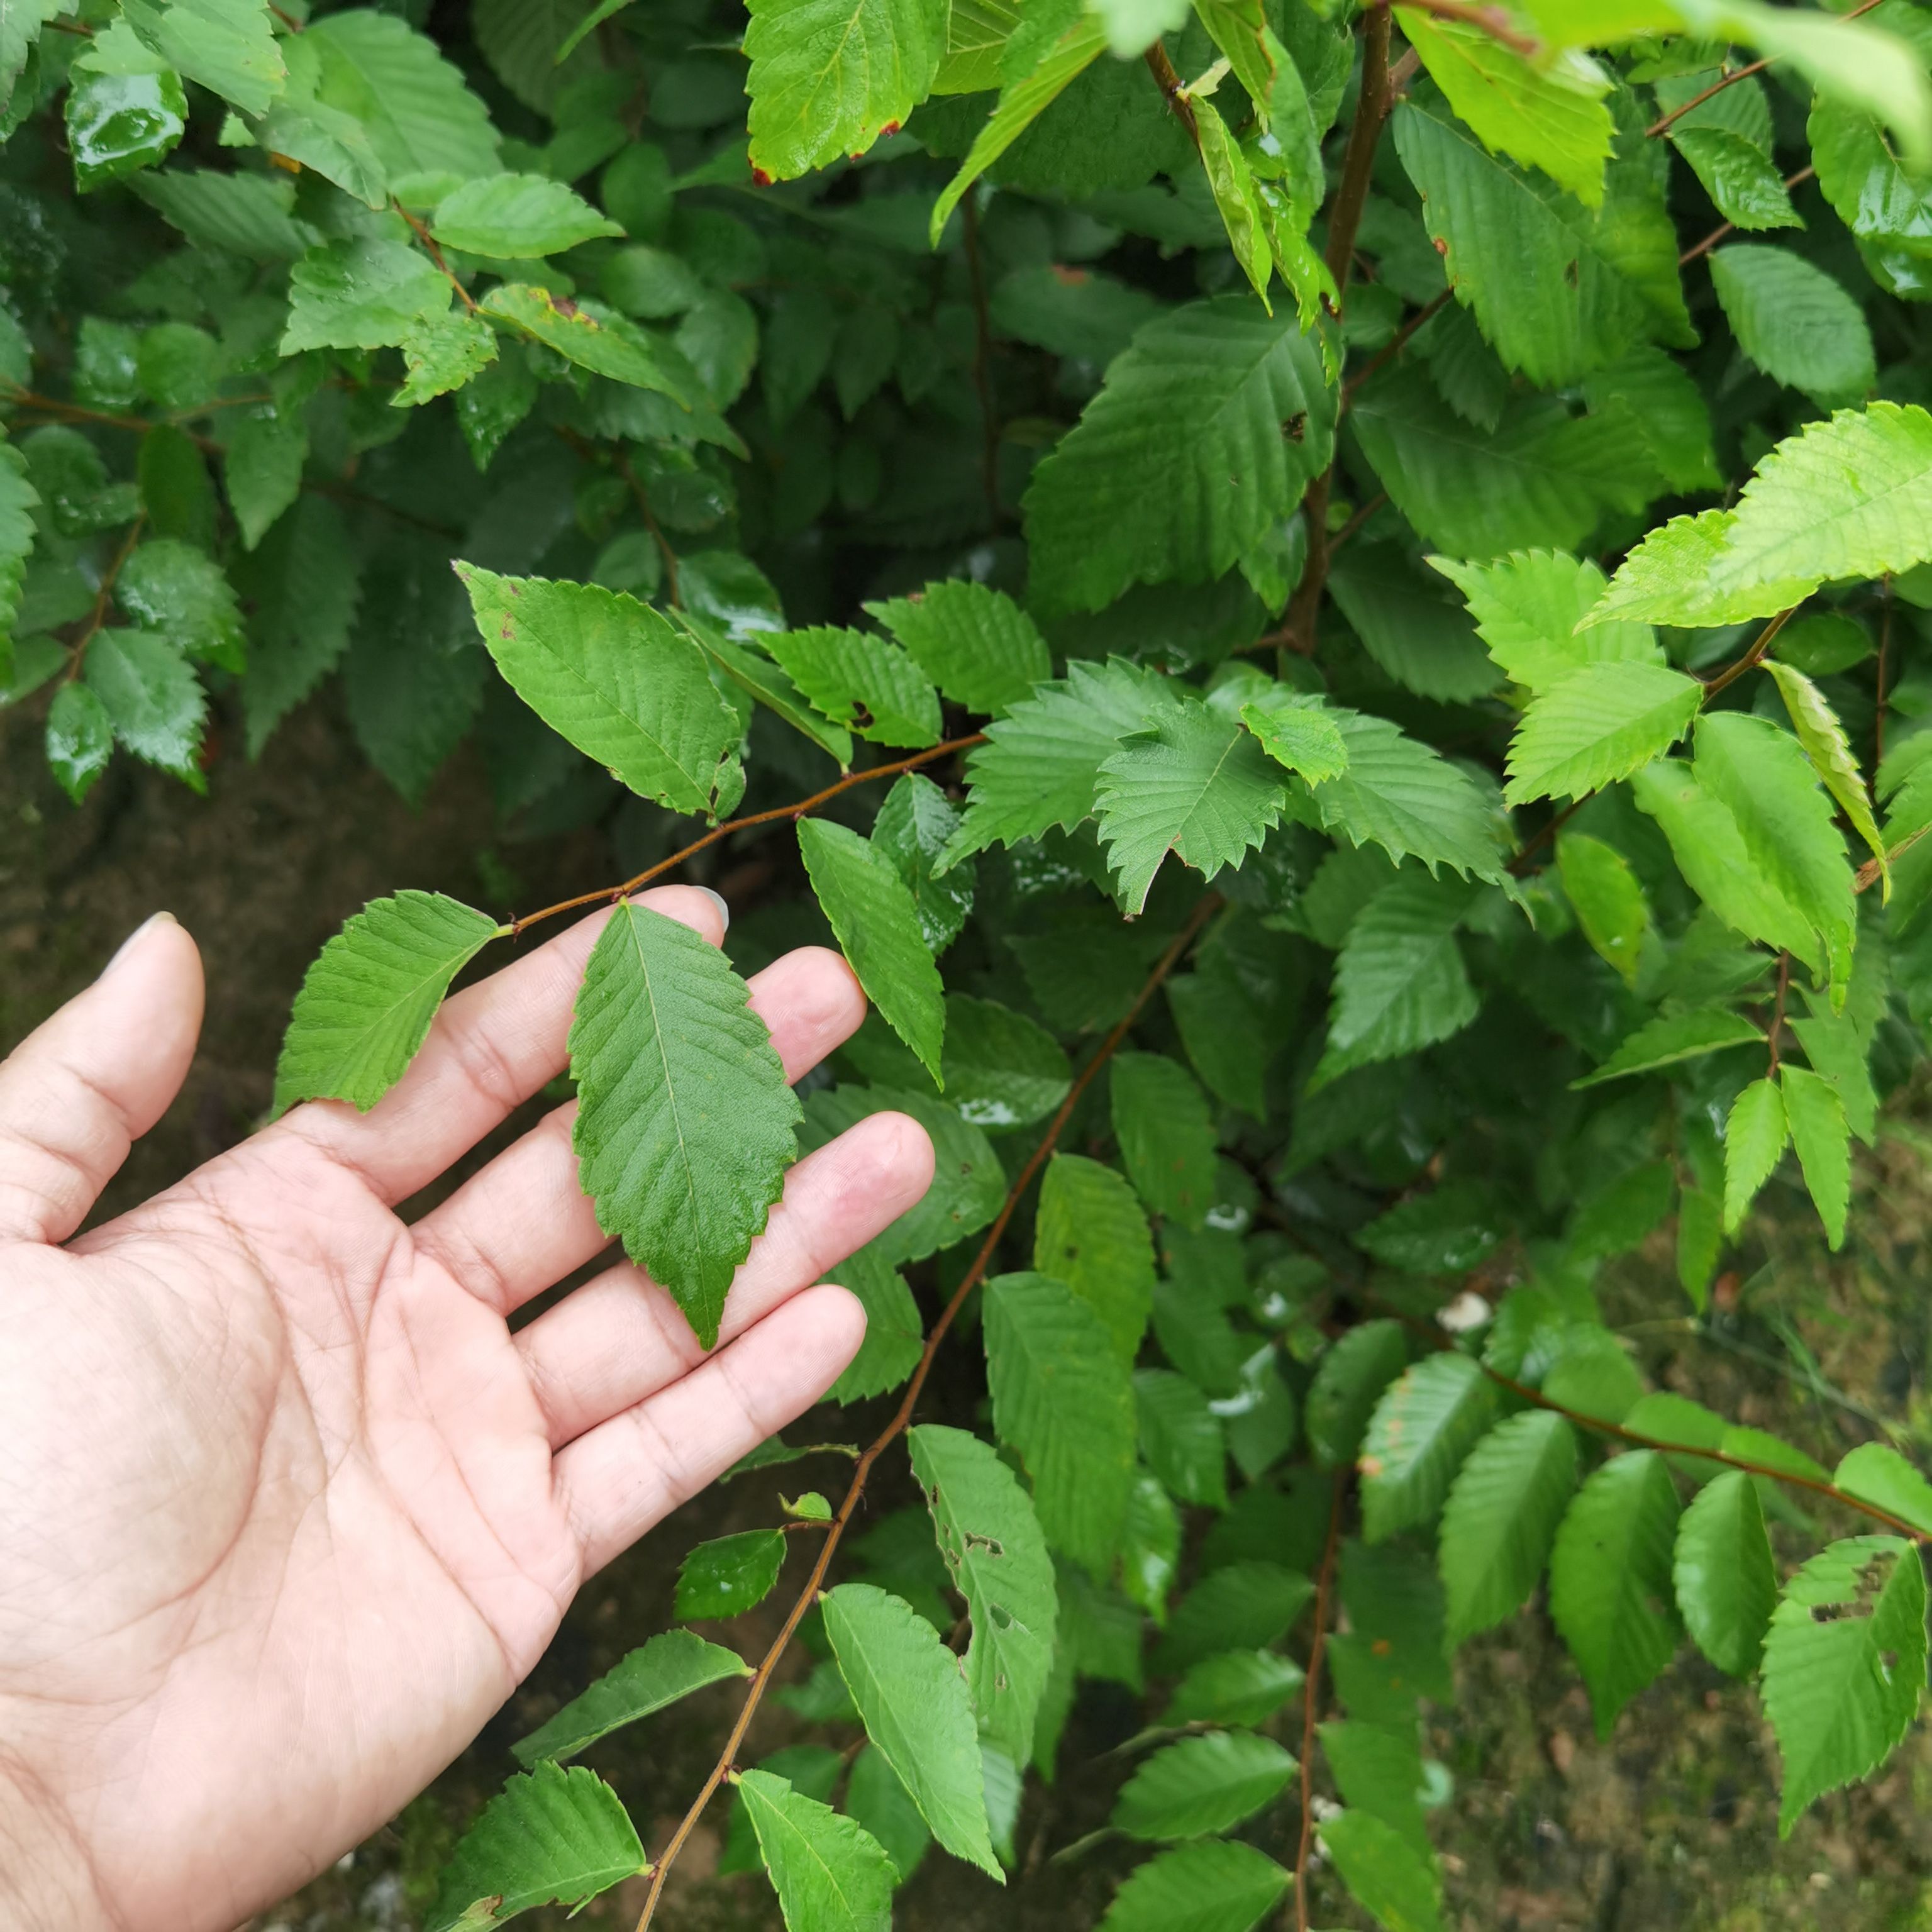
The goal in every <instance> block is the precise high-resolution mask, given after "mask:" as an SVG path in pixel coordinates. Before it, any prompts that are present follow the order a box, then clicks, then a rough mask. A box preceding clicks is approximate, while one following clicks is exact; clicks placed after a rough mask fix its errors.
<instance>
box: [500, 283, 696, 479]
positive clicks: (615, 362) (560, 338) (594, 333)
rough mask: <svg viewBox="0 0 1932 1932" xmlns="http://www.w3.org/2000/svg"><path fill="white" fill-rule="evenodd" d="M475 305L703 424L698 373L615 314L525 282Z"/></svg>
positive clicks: (504, 288)
mask: <svg viewBox="0 0 1932 1932" xmlns="http://www.w3.org/2000/svg"><path fill="white" fill-rule="evenodd" d="M478 307H479V308H481V311H482V313H483V314H484V315H485V316H486V317H490V318H492V319H493V320H498V321H501V322H504V323H508V325H509V326H511V328H512V329H517V330H518V331H520V332H521V333H522V334H523V335H527V336H529V337H531V338H532V339H533V340H534V341H538V342H540V343H541V344H543V345H544V347H545V348H547V349H553V350H556V353H557V354H558V355H559V356H562V357H563V358H564V359H565V361H566V362H574V363H575V364H576V365H577V367H578V368H580V369H588V370H589V371H590V373H591V374H592V375H593V376H602V377H607V379H608V380H610V381H611V382H613V383H628V385H629V386H631V388H633V389H649V390H652V391H653V392H655V393H656V394H658V395H663V396H667V397H669V398H670V401H672V402H673V404H675V405H676V407H678V409H679V410H682V412H683V413H684V416H685V417H686V418H688V419H690V420H691V423H692V425H693V426H694V427H695V426H696V425H697V423H698V422H700V420H701V418H702V415H703V413H702V412H700V411H699V410H698V407H697V405H698V404H699V403H700V401H702V400H703V398H702V397H701V395H700V394H698V393H697V383H696V374H697V372H696V371H694V370H693V369H692V368H691V365H690V364H689V363H688V362H685V360H684V359H683V357H682V356H681V355H679V353H678V352H677V351H676V350H675V349H673V348H672V347H670V345H669V344H667V343H666V342H665V341H664V339H663V338H661V337H658V336H652V335H647V334H646V332H645V331H644V330H643V329H640V328H639V327H638V326H637V324H636V323H634V322H632V321H631V320H629V318H628V317H625V316H621V315H619V314H617V312H616V311H615V310H614V309H609V308H605V307H604V305H602V304H601V302H591V301H589V300H588V299H586V300H585V301H583V302H575V301H571V300H569V299H565V298H563V297H560V296H553V295H552V294H550V292H549V291H548V290H545V289H540V288H535V287H532V286H530V285H529V284H526V283H523V282H499V283H498V284H497V285H496V287H494V288H493V289H492V290H490V293H488V294H487V295H486V296H484V298H483V299H482V301H481V303H480V304H478ZM730 434H731V433H730V431H728V430H726V431H723V432H722V433H721V434H718V435H715V436H712V437H711V439H710V440H714V441H727V442H728V441H729V440H730Z"/></svg>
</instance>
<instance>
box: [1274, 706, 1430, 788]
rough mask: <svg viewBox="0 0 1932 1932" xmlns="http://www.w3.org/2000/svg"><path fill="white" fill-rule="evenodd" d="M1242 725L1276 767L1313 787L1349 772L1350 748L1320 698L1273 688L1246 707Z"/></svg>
mask: <svg viewBox="0 0 1932 1932" xmlns="http://www.w3.org/2000/svg"><path fill="white" fill-rule="evenodd" d="M1241 722H1242V723H1243V724H1245V725H1246V726H1247V727H1248V729H1249V730H1250V731H1252V732H1253V733H1254V734H1255V736H1256V737H1257V738H1258V739H1260V741H1261V746H1262V750H1263V751H1265V752H1267V754H1268V756H1269V757H1271V758H1272V759H1274V761H1275V763H1277V764H1278V765H1285V766H1286V767H1287V768H1288V769H1289V770H1290V771H1292V772H1294V773H1295V775H1297V776H1298V777H1300V778H1306V779H1307V781H1308V782H1309V783H1310V784H1311V785H1317V784H1321V783H1322V781H1324V780H1325V779H1328V778H1340V776H1341V775H1342V774H1343V772H1346V770H1347V769H1349V748H1348V746H1347V745H1346V743H1344V742H1343V738H1342V733H1341V731H1340V728H1339V727H1338V725H1337V721H1336V720H1335V718H1334V716H1333V715H1331V713H1330V712H1328V710H1327V709H1325V707H1324V706H1323V705H1322V702H1321V700H1319V699H1318V698H1314V697H1310V696H1308V695H1307V694H1306V693H1304V692H1302V691H1291V690H1290V689H1289V688H1288V686H1287V685H1281V684H1271V685H1268V686H1267V687H1266V688H1265V691H1263V693H1262V695H1261V696H1260V697H1257V698H1255V699H1253V700H1250V701H1249V702H1247V703H1244V704H1243V705H1242V706H1241ZM1393 728H1394V727H1391V729H1393Z"/></svg>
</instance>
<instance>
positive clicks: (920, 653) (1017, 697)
mask: <svg viewBox="0 0 1932 1932" xmlns="http://www.w3.org/2000/svg"><path fill="white" fill-rule="evenodd" d="M865 610H866V612H867V613H868V615H869V616H873V617H875V618H877V619H878V621H879V622H880V623H881V624H883V625H885V627H886V629H887V630H889V631H891V632H892V635H893V636H894V637H896V638H897V639H898V640H899V642H900V643H901V644H903V645H904V646H905V648H906V650H907V652H908V653H909V654H910V656H911V658H912V660H913V662H914V663H915V664H917V665H918V666H919V669H920V670H922V671H924V672H925V673H926V676H928V677H929V678H931V679H932V681H933V682H934V683H935V684H936V685H938V687H939V688H940V689H941V691H944V693H945V694H946V695H947V697H950V698H951V699H953V701H954V702H955V703H959V704H963V705H965V707H966V708H967V709H968V710H969V711H977V712H985V713H986V715H988V716H989V717H993V718H1001V717H1004V715H1006V714H1007V712H1009V711H1010V710H1011V709H1013V706H1015V705H1016V704H1017V703H1019V702H1020V701H1021V700H1022V699H1023V698H1026V697H1031V696H1032V695H1033V691H1034V685H1037V684H1040V683H1042V682H1044V681H1045V680H1046V679H1048V678H1049V677H1051V676H1052V675H1053V661H1052V658H1051V657H1050V656H1049V655H1048V653H1047V648H1046V640H1045V639H1044V638H1043V637H1041V635H1040V632H1039V631H1038V629H1037V628H1036V627H1035V625H1034V621H1033V619H1031V617H1029V616H1028V615H1027V613H1025V611H1024V610H1022V609H1021V608H1020V607H1019V605H1018V604H1016V603H1015V602H1014V601H1013V599H1012V598H1010V597H1009V596H1008V595H1007V594H1006V592H1004V591H1003V590H989V589H987V588H986V586H985V585H984V584H981V583H973V582H972V581H971V580H969V579H968V578H965V577H948V578H947V579H945V580H944V581H943V582H941V583H929V584H928V585H927V586H926V588H925V589H923V590H921V591H917V592H914V593H913V595H911V596H910V597H894V598H890V599H889V600H888V601H886V602H883V603H880V604H867V605H866V606H865Z"/></svg>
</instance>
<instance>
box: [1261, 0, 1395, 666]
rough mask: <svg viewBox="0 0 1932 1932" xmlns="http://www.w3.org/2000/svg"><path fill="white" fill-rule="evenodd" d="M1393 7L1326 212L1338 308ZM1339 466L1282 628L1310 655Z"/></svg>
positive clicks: (1385, 82)
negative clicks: (1331, 205) (1330, 506)
mask: <svg viewBox="0 0 1932 1932" xmlns="http://www.w3.org/2000/svg"><path fill="white" fill-rule="evenodd" d="M1388 50H1389V10H1388V0H1377V4H1376V5H1373V6H1372V7H1370V9H1369V11H1368V20H1367V26H1366V27H1365V28H1364V32H1363V39H1362V91H1361V98H1359V99H1358V101H1357V102H1356V104H1355V120H1354V121H1353V122H1352V124H1351V125H1350V127H1349V146H1348V150H1347V152H1346V154H1344V155H1343V160H1342V180H1341V184H1340V186H1339V187H1337V189H1336V190H1335V200H1334V206H1333V208H1332V209H1331V211H1330V213H1329V216H1328V251H1327V255H1326V260H1327V262H1328V272H1329V274H1330V275H1331V276H1332V277H1333V278H1334V283H1335V301H1336V305H1337V309H1338V310H1339V308H1340V305H1341V302H1342V299H1343V296H1344V295H1345V293H1346V291H1347V289H1348V286H1349V267H1350V266H1351V264H1352V263H1353V261H1354V260H1355V236H1356V233H1357V231H1358V229H1360V227H1361V222H1362V210H1363V208H1364V207H1365V206H1366V205H1367V202H1368V199H1369V184H1370V179H1371V178H1372V176H1373V172H1374V169H1375V160H1376V143H1377V142H1379V140H1380V139H1382V123H1383V121H1385V120H1386V119H1387V118H1388V110H1389V66H1388ZM1334 475H1335V466H1334V463H1330V465H1329V466H1328V468H1327V469H1325V470H1323V471H1322V474H1321V475H1319V476H1318V477H1316V479H1315V481H1313V483H1311V484H1310V485H1309V486H1308V493H1307V496H1304V498H1303V499H1302V505H1301V514H1302V520H1303V522H1304V524H1305V525H1306V526H1307V531H1308V559H1307V562H1305V563H1304V565H1302V570H1301V582H1300V583H1298V584H1297V585H1296V586H1295V595H1294V596H1293V597H1292V598H1291V599H1290V600H1289V607H1288V618H1287V622H1286V625H1284V626H1283V628H1285V629H1286V631H1287V632H1288V634H1289V648H1290V649H1293V650H1296V651H1299V652H1301V653H1302V654H1303V655H1304V656H1312V655H1313V654H1314V651H1315V614H1316V610H1318V609H1319V607H1320V605H1321V602H1322V586H1324V585H1325V584H1326V583H1327V582H1328V493H1329V490H1331V487H1333V484H1334Z"/></svg>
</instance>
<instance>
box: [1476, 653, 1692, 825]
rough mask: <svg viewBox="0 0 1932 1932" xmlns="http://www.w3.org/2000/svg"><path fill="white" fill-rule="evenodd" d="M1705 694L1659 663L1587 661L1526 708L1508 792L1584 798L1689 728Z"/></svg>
mask: <svg viewBox="0 0 1932 1932" xmlns="http://www.w3.org/2000/svg"><path fill="white" fill-rule="evenodd" d="M1703 700H1704V687H1703V685H1701V684H1700V683H1699V682H1697V679H1695V678H1694V677H1686V676H1685V675H1684V673H1682V671H1676V670H1667V669H1666V668H1665V667H1664V666H1663V665H1661V664H1643V663H1634V664H1633V663H1627V662H1626V663H1613V664H1587V665H1586V666H1585V667H1583V670H1580V671H1577V672H1576V673H1574V674H1573V675H1572V676H1569V677H1567V678H1565V679H1563V680H1562V682H1560V683H1558V684H1556V685H1553V686H1552V687H1551V688H1550V689H1549V690H1547V691H1544V693H1543V694H1541V696H1539V697H1536V698H1535V699H1534V700H1532V702H1531V703H1530V706H1529V709H1528V710H1527V711H1526V712H1524V713H1523V722H1522V723H1521V724H1520V725H1519V726H1518V727H1517V733H1516V736H1514V738H1512V739H1511V740H1510V748H1509V772H1510V779H1509V784H1508V787H1507V788H1506V789H1505V791H1504V793H1503V796H1504V798H1505V800H1506V801H1507V802H1508V803H1510V804H1511V805H1523V804H1526V803H1528V802H1529V800H1531V799H1538V798H1581V797H1583V796H1586V794H1587V793H1590V792H1593V791H1597V790H1601V788H1602V787H1604V786H1605V785H1607V784H1611V783H1612V782H1613V781H1615V780H1616V779H1618V778H1628V777H1629V775H1631V772H1635V771H1639V770H1641V769H1643V766H1646V765H1647V764H1649V763H1651V762H1652V760H1653V759H1655V758H1657V757H1661V755H1662V754H1664V752H1665V751H1668V750H1669V749H1670V747H1671V746H1672V745H1673V744H1675V743H1676V742H1677V740H1678V739H1679V738H1681V737H1682V736H1683V735H1684V733H1685V731H1687V730H1688V729H1689V728H1690V725H1691V719H1692V718H1694V717H1695V716H1696V715H1697V708H1698V706H1700V704H1702V703H1703Z"/></svg>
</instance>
